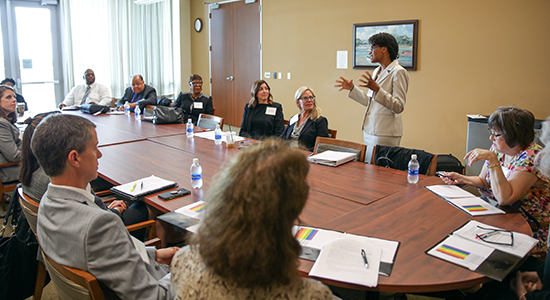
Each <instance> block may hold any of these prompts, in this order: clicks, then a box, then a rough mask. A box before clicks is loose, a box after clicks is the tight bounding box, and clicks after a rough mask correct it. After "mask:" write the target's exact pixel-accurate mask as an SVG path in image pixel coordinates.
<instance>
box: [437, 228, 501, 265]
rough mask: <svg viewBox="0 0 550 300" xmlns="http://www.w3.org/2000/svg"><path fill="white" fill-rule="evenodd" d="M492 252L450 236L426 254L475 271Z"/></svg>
mask: <svg viewBox="0 0 550 300" xmlns="http://www.w3.org/2000/svg"><path fill="white" fill-rule="evenodd" d="M493 251H494V249H493V248H490V247H486V246H483V245H480V244H478V243H475V242H471V241H469V240H467V239H463V238H460V237H457V236H454V235H452V236H450V237H448V238H446V239H445V240H444V241H443V242H441V243H439V244H437V246H435V247H433V248H432V249H430V250H429V251H428V254H429V255H432V256H435V257H438V258H441V259H443V260H446V261H448V262H451V263H454V264H457V265H459V266H463V267H466V268H468V269H470V270H472V271H475V270H476V269H477V268H478V267H479V266H480V265H481V264H482V263H483V262H484V261H485V260H486V259H487V258H488V257H489V256H490V255H491V253H493Z"/></svg>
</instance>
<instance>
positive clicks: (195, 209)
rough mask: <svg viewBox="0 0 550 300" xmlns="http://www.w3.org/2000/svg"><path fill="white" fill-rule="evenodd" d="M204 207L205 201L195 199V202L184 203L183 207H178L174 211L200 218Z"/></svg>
mask: <svg viewBox="0 0 550 300" xmlns="http://www.w3.org/2000/svg"><path fill="white" fill-rule="evenodd" d="M205 208H206V202H204V201H197V202H195V203H192V204H189V205H186V206H184V207H180V208H178V209H176V210H175V212H176V213H178V214H182V215H184V216H187V217H190V218H193V219H198V220H200V219H201V218H202V215H203V212H204V209H205Z"/></svg>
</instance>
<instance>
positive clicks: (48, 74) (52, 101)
mask: <svg viewBox="0 0 550 300" xmlns="http://www.w3.org/2000/svg"><path fill="white" fill-rule="evenodd" d="M3 8H4V9H3V12H2V17H3V18H2V36H3V38H4V43H3V45H4V47H3V48H4V51H3V53H4V63H5V75H6V77H11V78H14V79H15V81H16V89H17V92H18V93H20V94H22V95H23V96H24V97H25V100H26V101H27V104H28V107H29V110H31V111H33V112H40V111H47V110H52V109H55V108H56V107H57V105H56V102H58V101H61V100H63V92H62V85H61V83H60V78H61V77H62V75H61V56H60V46H59V45H60V42H59V29H58V17H57V6H56V5H40V2H29V1H6V2H5V6H3ZM4 25H5V26H4ZM56 100H57V101H56Z"/></svg>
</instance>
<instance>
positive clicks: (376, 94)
mask: <svg viewBox="0 0 550 300" xmlns="http://www.w3.org/2000/svg"><path fill="white" fill-rule="evenodd" d="M369 43H370V44H371V50H370V52H369V55H370V58H371V62H373V63H379V64H380V66H379V67H377V68H376V69H375V70H374V72H373V73H372V76H371V74H370V73H369V72H368V71H365V73H363V74H361V78H359V81H360V82H361V84H359V86H360V87H366V88H368V90H367V92H365V91H363V90H361V89H359V88H357V87H356V86H355V85H354V84H353V80H347V79H345V78H344V77H340V79H339V80H336V84H335V85H334V86H335V87H339V88H340V91H341V90H344V89H345V90H349V91H350V92H349V94H348V97H349V98H351V99H353V100H355V101H357V102H359V103H361V104H363V105H365V106H366V107H367V111H366V112H365V118H364V120H363V139H364V143H365V145H368V146H376V145H386V146H399V143H400V142H401V136H402V135H403V121H402V120H401V113H402V112H403V109H405V101H406V98H407V90H408V88H409V73H408V72H407V71H406V70H405V69H404V68H403V67H401V66H400V65H399V62H398V61H397V57H398V56H399V55H398V52H399V46H398V44H397V41H396V40H395V38H394V37H393V36H392V35H391V34H389V33H385V32H381V33H377V34H375V35H373V36H371V37H370V38H369Z"/></svg>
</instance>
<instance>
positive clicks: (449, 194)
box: [426, 184, 476, 199]
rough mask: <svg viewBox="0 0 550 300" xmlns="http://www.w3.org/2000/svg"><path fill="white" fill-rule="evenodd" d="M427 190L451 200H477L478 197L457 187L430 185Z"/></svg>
mask: <svg viewBox="0 0 550 300" xmlns="http://www.w3.org/2000/svg"><path fill="white" fill-rule="evenodd" d="M426 188H427V189H428V190H430V191H432V192H433V193H434V194H437V195H439V196H441V197H443V198H445V199H450V198H475V197H476V196H475V195H474V194H472V193H470V192H467V191H465V190H463V189H461V188H459V187H458V186H456V185H446V184H441V185H429V186H426Z"/></svg>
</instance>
